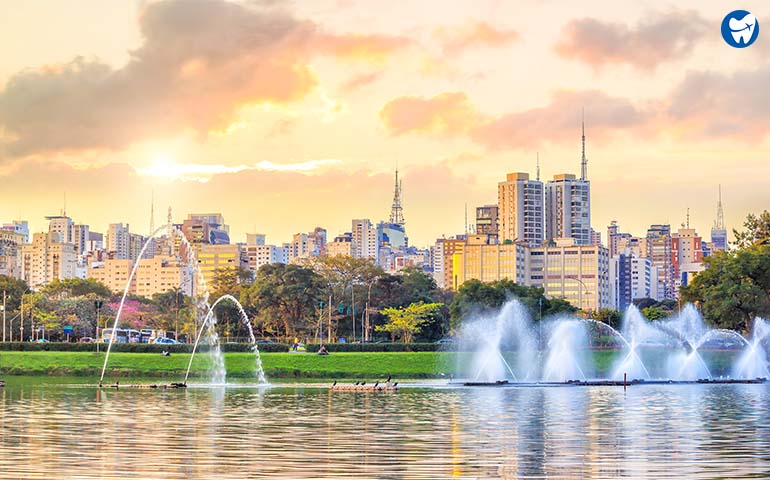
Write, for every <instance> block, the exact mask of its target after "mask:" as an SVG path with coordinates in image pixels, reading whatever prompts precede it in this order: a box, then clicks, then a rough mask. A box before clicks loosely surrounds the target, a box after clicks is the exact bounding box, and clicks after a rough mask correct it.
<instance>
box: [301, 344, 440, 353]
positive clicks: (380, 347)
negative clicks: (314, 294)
mask: <svg viewBox="0 0 770 480" xmlns="http://www.w3.org/2000/svg"><path fill="white" fill-rule="evenodd" d="M323 345H325V346H326V350H327V351H328V352H329V353H331V352H439V351H450V350H453V349H454V348H453V347H454V345H452V344H439V343H324V344H323ZM319 348H321V344H320V343H308V344H307V345H305V350H306V351H307V352H308V353H317V352H318V349H319Z"/></svg>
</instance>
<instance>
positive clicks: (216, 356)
mask: <svg viewBox="0 0 770 480" xmlns="http://www.w3.org/2000/svg"><path fill="white" fill-rule="evenodd" d="M162 232H166V233H167V235H168V237H169V238H171V237H174V236H176V237H178V238H179V240H180V242H181V244H182V245H181V248H180V251H182V252H184V253H185V257H186V258H185V264H186V265H189V266H191V267H192V268H193V270H194V271H195V275H196V279H197V284H198V291H200V292H202V294H200V295H196V296H195V297H194V299H195V310H196V312H197V317H198V318H201V317H203V322H202V323H201V329H200V331H199V332H197V335H196V337H195V344H194V346H193V351H192V354H191V355H190V362H189V364H188V367H187V370H186V372H185V379H184V382H183V383H174V384H171V385H172V386H174V387H185V386H186V385H187V379H188V377H189V374H190V367H191V366H192V360H193V358H194V356H195V351H196V349H197V348H198V344H199V342H200V340H201V338H204V337H205V339H206V342H205V343H206V344H208V345H209V349H208V354H209V355H210V356H211V365H212V368H211V371H212V375H211V382H210V383H211V384H213V385H224V384H225V379H226V370H225V363H224V356H223V354H222V350H221V347H220V345H219V335H218V333H217V330H216V324H217V318H216V315H214V313H213V312H214V307H215V306H216V305H217V304H219V303H220V302H221V301H224V300H228V301H231V302H234V303H235V304H236V306H237V307H238V309H239V311H240V314H241V318H242V320H243V321H244V323H245V324H246V326H247V327H248V330H249V337H250V340H251V343H252V345H253V350H254V352H255V356H256V377H257V379H258V381H259V383H260V384H265V383H267V380H266V378H265V374H264V371H263V369H262V360H261V358H260V356H259V350H258V348H257V345H256V339H255V338H254V333H253V331H252V327H251V322H250V321H249V319H248V316H247V315H246V312H244V310H243V307H242V306H241V304H240V303H239V302H238V300H237V299H236V298H235V297H233V296H231V295H223V296H222V297H220V298H219V299H217V301H216V302H215V303H214V305H209V301H208V298H209V292H208V287H207V285H206V280H205V278H204V277H203V273H202V271H201V269H200V267H199V265H198V262H197V259H196V258H195V251H194V249H193V248H192V245H191V244H190V242H189V241H188V240H187V237H186V236H185V235H184V233H182V231H181V230H179V229H177V228H175V227H174V226H173V225H171V224H170V223H169V224H167V225H163V226H161V227H159V228H157V229H156V230H155V231H153V232H152V233H151V234H150V236H149V237H148V238H147V239H146V240H145V242H144V245H142V249H141V250H140V251H139V253H138V256H137V258H143V256H144V254H145V251H146V250H147V248H148V247H149V246H150V245H151V244H152V240H153V239H154V238H156V237H157V236H158V235H159V234H160V233H162ZM138 266H139V262H136V263H134V266H133V268H132V270H131V274H130V275H129V277H128V281H127V282H126V287H125V289H124V291H123V296H122V297H121V300H120V305H119V307H118V312H117V314H116V315H115V321H114V323H113V328H112V336H111V337H110V342H109V345H108V346H107V351H106V354H105V358H104V365H103V366H102V372H101V376H100V377H99V385H100V386H101V385H102V383H103V381H104V375H105V372H106V370H107V364H108V362H109V357H110V352H111V350H112V345H113V344H114V343H115V337H116V332H117V328H118V325H119V322H120V316H121V314H122V312H123V305H124V304H125V301H126V297H127V296H128V290H129V288H130V286H131V282H132V281H133V279H134V276H135V274H136V270H137V268H138ZM204 329H205V333H204Z"/></svg>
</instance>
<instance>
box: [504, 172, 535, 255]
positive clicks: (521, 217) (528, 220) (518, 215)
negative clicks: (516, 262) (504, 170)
mask: <svg viewBox="0 0 770 480" xmlns="http://www.w3.org/2000/svg"><path fill="white" fill-rule="evenodd" d="M497 213H498V218H497V223H498V228H497V235H498V238H499V240H500V243H503V242H506V241H512V242H526V243H527V244H528V245H530V246H538V245H542V244H543V233H544V215H543V182H541V181H540V180H530V178H529V174H528V173H521V172H515V173H509V174H508V175H506V177H505V181H504V182H500V183H498V184H497Z"/></svg>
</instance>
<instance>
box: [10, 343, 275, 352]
mask: <svg viewBox="0 0 770 480" xmlns="http://www.w3.org/2000/svg"><path fill="white" fill-rule="evenodd" d="M98 346H99V350H100V351H102V352H104V351H105V350H106V349H107V344H104V343H100V344H98ZM96 347H97V344H96V343H66V342H51V343H33V342H6V343H0V350H8V351H19V352H40V351H52V352H95V351H96ZM221 347H222V351H223V352H250V351H251V349H252V347H253V346H252V345H251V344H250V343H226V344H223V345H221ZM208 348H209V346H208V345H205V344H200V345H198V350H199V351H204V352H205V351H207V350H208ZM192 349H193V345H192V344H189V343H183V344H178V345H154V344H149V343H116V344H115V345H113V347H112V351H113V352H124V353H160V352H162V351H164V350H165V351H167V352H171V353H190V352H192ZM259 351H260V352H262V353H268V352H270V353H271V352H288V351H289V346H288V345H284V344H282V343H269V344H260V345H259Z"/></svg>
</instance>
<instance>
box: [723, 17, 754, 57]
mask: <svg viewBox="0 0 770 480" xmlns="http://www.w3.org/2000/svg"><path fill="white" fill-rule="evenodd" d="M758 36H759V22H758V21H757V18H756V17H755V16H754V15H752V14H751V13H749V12H747V11H746V10H733V11H732V12H730V13H728V14H727V15H726V16H725V18H724V20H722V38H724V39H725V42H727V44H728V45H730V46H731V47H735V48H746V47H748V46H749V45H751V44H752V43H754V42H755V41H756V39H757V37H758Z"/></svg>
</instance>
